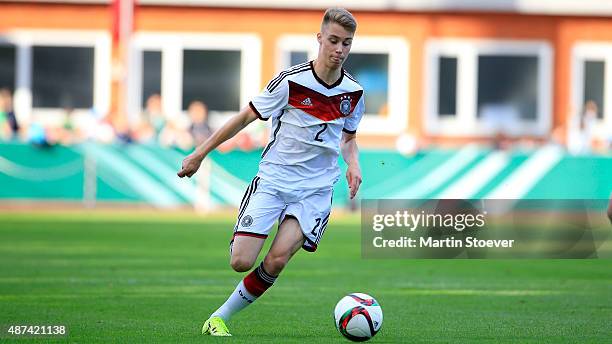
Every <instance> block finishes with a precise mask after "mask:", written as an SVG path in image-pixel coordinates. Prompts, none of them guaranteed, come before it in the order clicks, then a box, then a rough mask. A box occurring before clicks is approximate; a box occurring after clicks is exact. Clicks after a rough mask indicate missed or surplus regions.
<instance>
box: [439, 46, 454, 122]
mask: <svg viewBox="0 0 612 344" xmlns="http://www.w3.org/2000/svg"><path fill="white" fill-rule="evenodd" d="M439 70H440V73H439V75H438V109H439V115H440V116H456V115H457V58H456V57H446V56H441V57H440V59H439Z"/></svg>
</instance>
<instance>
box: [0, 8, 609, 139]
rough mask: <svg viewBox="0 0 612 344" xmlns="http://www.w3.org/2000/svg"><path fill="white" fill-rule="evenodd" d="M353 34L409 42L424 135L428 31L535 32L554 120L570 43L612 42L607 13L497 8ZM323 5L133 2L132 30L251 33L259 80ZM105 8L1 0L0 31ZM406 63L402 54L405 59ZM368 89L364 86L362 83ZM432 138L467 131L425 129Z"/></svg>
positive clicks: (435, 34)
mask: <svg viewBox="0 0 612 344" xmlns="http://www.w3.org/2000/svg"><path fill="white" fill-rule="evenodd" d="M354 14H355V16H356V18H357V20H358V30H357V38H356V39H359V38H358V37H359V35H360V34H361V35H393V36H400V37H403V38H404V39H406V41H408V42H409V44H410V61H409V63H410V65H409V71H410V81H409V94H406V95H405V96H406V99H409V104H410V105H409V106H410V107H409V114H408V115H409V131H410V132H413V133H416V134H418V135H419V136H426V135H425V133H424V131H423V130H424V123H423V121H424V116H423V108H424V104H423V100H424V98H425V95H424V94H423V84H424V83H423V78H424V71H423V67H424V45H425V42H426V40H427V39H429V38H443V37H447V38H488V39H525V40H529V39H533V40H545V41H549V42H550V44H551V46H552V47H553V51H554V58H553V61H554V73H553V80H552V82H553V85H554V86H553V107H552V111H553V128H554V127H557V126H563V125H565V122H566V118H567V116H568V114H569V112H570V111H571V106H572V105H571V104H570V82H571V81H570V77H571V49H572V46H573V44H574V43H575V42H577V41H582V40H588V41H608V42H612V19H608V18H588V17H563V16H542V15H529V16H527V15H518V14H499V13H396V12H370V11H354ZM321 15H322V11H312V10H303V11H302V10H300V11H298V10H289V11H286V10H283V11H281V10H273V9H224V8H198V7H166V6H163V7H162V6H159V7H157V6H147V7H139V8H137V10H136V12H135V29H136V30H145V31H148V30H154V31H166V30H167V31H205V32H236V33H246V32H248V33H257V34H259V36H260V37H261V40H262V51H263V56H262V65H261V70H262V87H263V86H264V85H265V83H266V82H267V81H268V80H269V79H270V78H272V77H273V76H274V73H275V72H276V65H277V61H276V60H275V59H276V49H277V47H276V42H277V39H278V38H279V36H281V35H283V34H313V35H314V34H315V33H316V32H317V31H318V29H319V25H320V20H321ZM110 25H111V12H110V9H109V8H108V7H107V6H100V5H51V4H36V5H33V4H20V3H3V4H0V31H3V30H9V29H14V28H66V29H75V28H88V29H109V30H110ZM407 63H408V61H407ZM366 91H367V90H366ZM429 139H430V140H434V141H437V142H443V143H444V142H447V143H453V142H464V141H466V140H471V139H473V138H458V139H457V138H454V139H449V138H443V137H430V138H429ZM394 140H395V138H394V137H388V136H380V137H374V136H370V137H364V138H362V141H363V142H365V143H367V144H368V145H383V146H393V145H394Z"/></svg>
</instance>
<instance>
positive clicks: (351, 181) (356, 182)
mask: <svg viewBox="0 0 612 344" xmlns="http://www.w3.org/2000/svg"><path fill="white" fill-rule="evenodd" d="M346 181H347V182H348V186H349V190H350V198H351V199H353V198H355V195H356V194H357V191H358V190H359V186H360V185H361V169H360V168H359V165H357V164H353V165H349V167H348V168H347V169H346Z"/></svg>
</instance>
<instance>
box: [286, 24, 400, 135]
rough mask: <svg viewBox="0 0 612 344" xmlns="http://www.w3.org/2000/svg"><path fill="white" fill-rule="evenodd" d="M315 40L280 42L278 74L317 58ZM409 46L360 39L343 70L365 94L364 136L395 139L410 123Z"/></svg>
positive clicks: (392, 39)
mask: <svg viewBox="0 0 612 344" xmlns="http://www.w3.org/2000/svg"><path fill="white" fill-rule="evenodd" d="M318 48H319V46H318V43H317V41H316V40H315V39H314V38H313V37H312V36H301V35H287V36H283V37H281V38H280V39H279V42H278V52H279V53H278V56H279V59H278V63H277V71H278V72H280V71H281V70H283V69H285V68H287V67H289V66H291V65H295V64H298V63H301V62H305V61H307V60H312V59H314V58H316V56H317V52H318ZM408 56H409V55H408V44H407V43H406V41H405V40H403V39H402V38H396V37H373V36H359V37H358V38H356V39H355V40H354V41H353V46H352V48H351V53H350V55H349V57H348V59H347V60H346V62H345V63H344V66H343V67H344V68H345V69H346V70H347V71H348V72H349V73H350V74H351V75H352V76H353V77H355V79H357V81H358V82H359V83H360V84H361V86H363V88H364V90H365V105H366V113H365V116H364V118H363V120H362V122H361V124H360V126H359V131H360V132H363V133H372V134H382V135H395V134H398V133H401V132H403V131H404V129H405V128H406V126H407V123H408V100H407V96H406V95H407V94H408V80H409V76H408V65H409V63H410V61H409V60H408Z"/></svg>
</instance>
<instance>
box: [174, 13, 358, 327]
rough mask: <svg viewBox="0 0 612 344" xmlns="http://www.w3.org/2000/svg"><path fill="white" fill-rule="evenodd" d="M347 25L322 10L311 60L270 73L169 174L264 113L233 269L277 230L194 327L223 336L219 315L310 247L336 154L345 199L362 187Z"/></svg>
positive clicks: (325, 206) (349, 19)
mask: <svg viewBox="0 0 612 344" xmlns="http://www.w3.org/2000/svg"><path fill="white" fill-rule="evenodd" d="M356 28H357V23H356V22H355V19H354V18H353V16H352V15H351V13H349V12H348V11H347V10H345V9H340V8H331V9H328V10H327V11H326V12H325V15H324V17H323V22H322V24H321V32H319V33H318V34H317V40H318V42H319V53H318V56H317V58H316V59H315V60H314V61H310V62H307V63H303V64H301V65H297V66H293V67H291V68H289V69H287V70H285V71H283V72H282V73H280V74H279V75H278V76H277V77H276V78H274V79H272V80H271V81H270V83H268V85H267V86H266V88H265V89H264V90H263V91H262V92H261V94H259V95H258V96H256V97H255V98H253V100H252V101H251V102H250V103H249V106H248V107H245V108H244V109H242V110H241V111H240V113H238V115H236V116H235V117H233V118H232V119H230V120H229V121H228V122H227V123H226V124H225V125H224V126H223V127H221V128H220V129H219V130H218V131H216V132H215V133H214V134H213V135H212V136H211V137H210V138H209V139H208V140H207V141H206V142H204V143H203V144H202V145H200V146H199V147H197V148H196V150H195V151H194V152H193V153H191V154H190V155H189V156H187V157H186V158H185V160H183V165H182V169H181V171H180V172H179V173H178V176H179V177H185V176H187V177H191V176H192V175H193V174H194V173H196V171H197V170H198V168H199V167H200V164H201V163H202V160H203V159H204V158H205V157H206V155H207V154H208V153H209V152H210V151H212V150H213V149H215V148H216V147H217V146H219V144H221V143H222V142H224V141H226V140H227V139H229V138H231V137H232V136H234V135H235V134H236V133H238V132H239V131H240V130H241V129H243V128H244V127H246V126H247V125H248V124H249V123H251V122H253V121H254V120H255V119H257V118H259V119H261V120H264V121H266V120H268V119H270V118H271V119H272V131H271V134H270V141H269V143H268V145H267V146H266V147H265V148H264V151H263V154H262V159H261V162H260V163H259V172H258V173H257V176H256V177H255V178H254V179H253V181H252V182H251V184H250V185H249V186H248V188H247V190H246V193H245V195H244V197H243V199H242V203H241V204H240V210H239V213H238V220H237V221H236V226H235V227H234V235H233V237H232V241H231V243H230V252H231V262H230V264H231V266H232V268H233V269H234V270H236V271H237V272H245V271H248V270H250V269H251V268H252V267H253V265H254V264H255V261H256V259H257V256H258V255H259V252H260V251H261V249H262V247H263V244H264V241H265V239H266V238H267V237H268V234H269V233H270V230H271V228H272V226H273V224H274V222H275V221H276V220H278V223H279V229H278V232H277V234H276V236H275V238H274V241H273V242H272V246H271V247H270V251H269V252H268V254H267V255H266V257H265V258H264V260H263V262H261V264H259V266H258V267H257V268H255V269H254V270H253V271H251V273H249V274H248V275H247V276H246V277H245V278H244V279H243V280H242V281H241V282H240V283H239V284H238V286H237V287H236V289H235V290H234V292H233V293H232V294H231V295H230V297H229V298H228V299H227V301H226V302H225V303H224V304H223V305H222V306H221V307H219V309H217V310H216V311H215V312H214V313H213V314H212V315H211V316H210V318H209V319H208V320H206V322H205V323H204V326H203V327H202V333H203V334H209V335H213V336H230V333H229V331H228V329H227V327H226V325H225V321H227V320H228V319H229V318H230V316H232V315H233V314H234V313H236V312H238V311H240V310H241V309H243V308H245V307H246V306H248V305H249V304H251V303H253V302H254V301H255V300H257V298H258V297H260V296H261V295H262V294H263V293H264V292H265V291H266V290H267V289H268V288H270V287H271V286H272V284H273V283H274V282H275V281H276V278H277V277H278V275H279V274H280V272H281V271H282V270H283V268H284V267H285V266H286V265H287V263H288V262H289V259H291V257H292V256H293V255H294V254H295V253H296V252H297V251H298V250H299V249H300V247H302V248H303V249H305V250H307V251H310V252H313V251H315V250H316V249H317V245H318V244H319V241H320V240H321V237H322V236H323V233H324V232H325V229H326V227H327V222H328V220H329V215H330V211H331V203H332V192H333V185H334V184H335V183H336V181H337V180H338V178H339V176H340V170H339V167H338V162H337V161H338V154H339V151H342V157H343V158H344V161H345V162H346V163H347V165H348V169H347V172H346V178H347V181H348V185H349V189H350V197H351V199H352V198H353V197H355V194H356V193H357V190H358V189H359V185H360V184H361V169H360V167H359V159H358V149H357V144H356V139H355V133H356V131H357V126H358V124H359V121H360V120H361V117H362V115H363V112H364V100H363V98H364V95H363V89H362V87H361V86H360V85H359V84H358V83H357V82H356V81H355V79H353V77H351V76H350V75H349V74H347V73H346V72H345V71H344V69H343V68H342V64H343V63H344V61H345V60H346V58H347V57H348V54H349V51H350V49H351V44H352V41H353V35H354V33H355V30H356Z"/></svg>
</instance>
